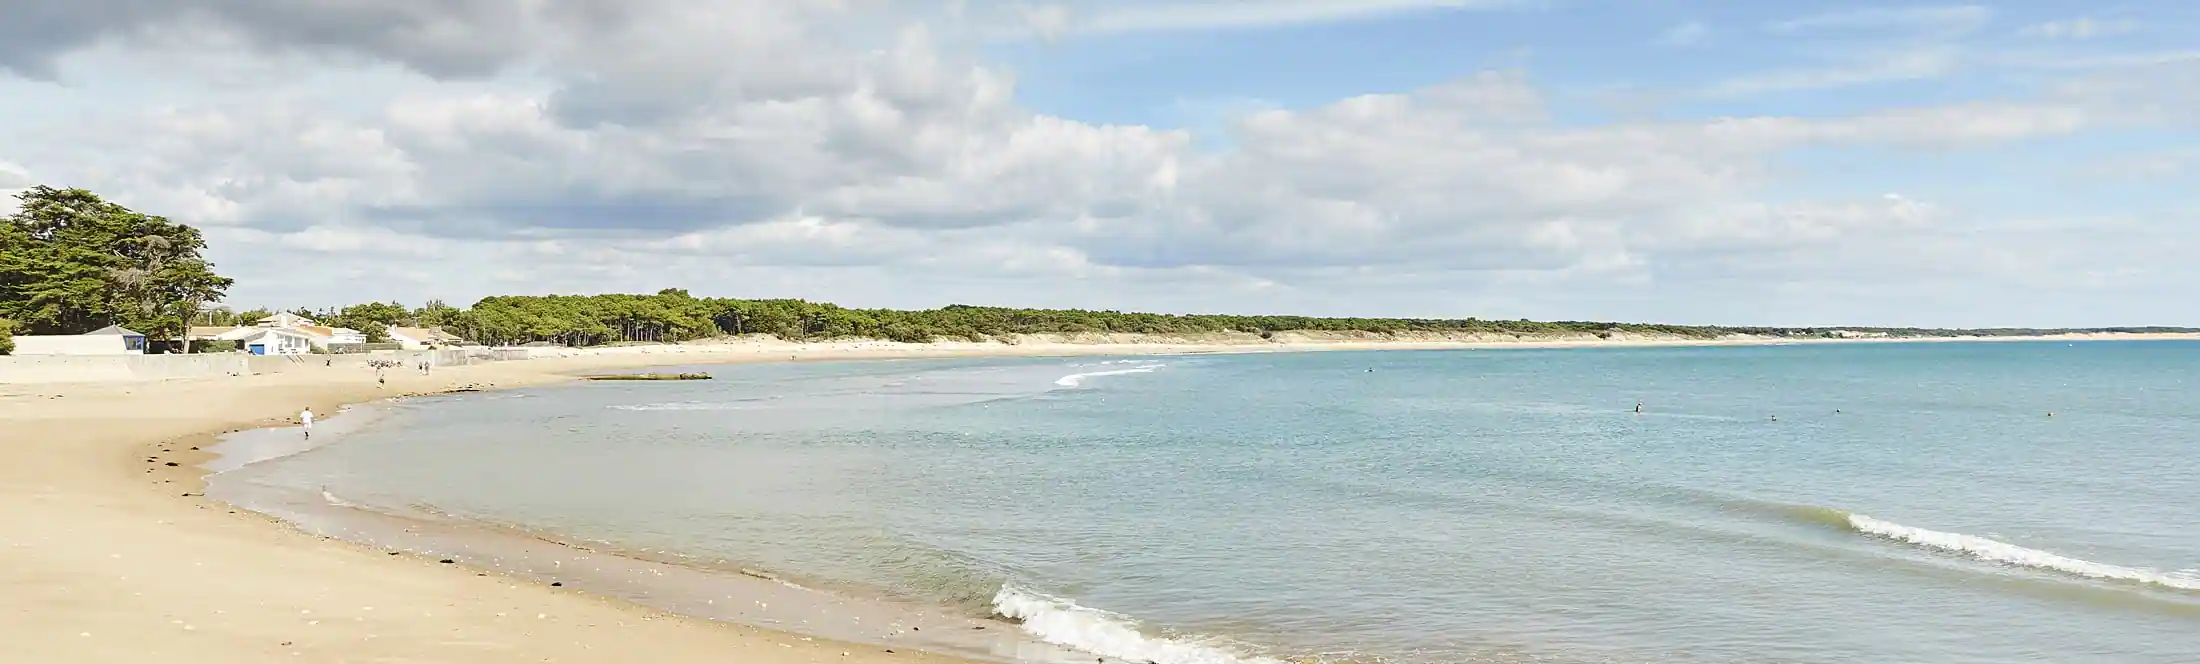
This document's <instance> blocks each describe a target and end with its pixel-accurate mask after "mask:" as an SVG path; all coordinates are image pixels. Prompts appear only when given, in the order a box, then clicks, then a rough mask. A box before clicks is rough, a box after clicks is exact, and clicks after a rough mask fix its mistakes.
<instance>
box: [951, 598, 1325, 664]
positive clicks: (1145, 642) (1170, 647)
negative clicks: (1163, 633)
mask: <svg viewBox="0 0 2200 664" xmlns="http://www.w3.org/2000/svg"><path fill="white" fill-rule="evenodd" d="M993 612H994V613H996V614H999V615H1000V616H1002V617H1004V618H1010V619H1013V620H1017V621H1020V622H1022V623H1023V628H1024V632H1026V633H1028V634H1031V635H1032V636H1036V637H1038V638H1039V639H1040V640H1043V641H1046V642H1047V643H1052V644H1055V645H1059V646H1068V647H1071V648H1076V649H1078V650H1082V651H1085V652H1089V653H1092V654H1095V655H1100V656H1102V657H1113V658H1116V659H1121V660H1125V661H1130V662H1152V663H1153V664H1284V662H1283V660H1279V659H1274V658H1270V657H1254V656H1247V655H1240V654H1238V653H1235V652H1231V651H1230V650H1229V649H1227V648H1222V647H1218V646H1213V645H1208V644H1203V643H1195V642H1192V641H1186V640H1182V639H1172V638H1165V637H1158V636H1148V635H1146V634H1144V633H1141V632H1139V631H1138V627H1137V623H1136V622H1135V621H1133V620H1131V619H1129V618H1126V617H1123V616H1120V615H1116V614H1113V613H1109V612H1106V611H1101V610H1099V609H1093V608H1087V607H1083V606H1078V605H1077V604H1076V603H1075V602H1071V601H1069V600H1065V599H1061V598H1057V597H1049V596H1046V595H1042V594H1039V593H1034V592H1029V591H1025V590H1019V589H1017V588H1014V587H1009V586H1003V587H1002V588H1001V590H1000V592H999V593H998V594H995V595H994V596H993Z"/></svg>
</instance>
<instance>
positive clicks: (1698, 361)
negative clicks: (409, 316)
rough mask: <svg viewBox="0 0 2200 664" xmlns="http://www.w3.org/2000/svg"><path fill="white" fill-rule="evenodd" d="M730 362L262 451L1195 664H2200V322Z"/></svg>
mask: <svg viewBox="0 0 2200 664" xmlns="http://www.w3.org/2000/svg"><path fill="white" fill-rule="evenodd" d="M708 370H709V371H711V372H712V373H714V374H716V375H717V376H718V380H714V381H706V382H689V383H643V384H635V383H591V384H583V385H572V386H561V387H555V388H543V389H534V390H525V391H518V392H506V393H485V394H475V395H461V396H454V397H440V398H434V399H423V400H415V401H408V402H400V403H397V404H393V405H391V406H389V407H387V408H386V409H384V412H382V413H381V414H380V415H379V416H378V417H377V418H376V419H375V420H374V421H373V422H371V423H369V424H366V425H363V426H359V427H357V430H356V431H353V432H349V433H348V434H347V435H346V437H345V439H344V441H343V442H342V443H341V444H336V445H330V446H326V447H321V448H317V449H314V450H311V451H308V452H305V453H303V454H298V455H296V456H291V457H286V458H282V459H277V460H274V461H270V462H267V463H262V464H258V465H254V466H251V467H248V468H246V469H244V470H241V471H237V473H234V474H233V475H235V476H236V478H237V479H239V480H240V481H245V482H249V483H251V484H253V485H255V486H260V487H268V488H273V489H286V488H287V489H290V490H294V491H297V492H304V491H308V490H315V491H317V490H320V489H322V488H325V489H326V490H327V491H328V492H329V495H328V497H329V498H336V497H339V496H340V497H341V498H340V500H343V501H347V502H351V503H358V504H362V505H368V506H374V507H377V508H381V509H386V510H392V511H399V512H405V511H411V512H422V511H428V512H434V513H440V514H449V515H456V516H460V517H468V518H478V519H485V520H490V521H495V522H498V523H506V524H514V525H519V526H524V527H528V528H533V529H539V530H544V531H549V532H555V533H559V534H562V535H565V536H568V537H572V538H579V539H587V540H600V541H606V542H612V543H616V544H618V545H621V546H624V547H628V548H634V549H645V548H646V549H652V550H662V551H668V552H674V553H677V554H680V555H684V556H693V557H697V558H700V559H705V560H711V561H719V562H722V563H723V564H726V565H729V566H753V567H758V568H764V569H769V570H772V571H773V572H776V573H779V574H782V575H785V576H787V577H789V578H791V579H794V580H796V581H797V582H799V583H802V584H804V585H813V586H821V587H826V588H830V589H832V590H834V591H835V592H838V593H841V594H844V595H849V596H871V597H878V598H883V599H886V600H889V601H894V602H902V603H918V604H922V605H927V606H937V607H944V608H946V609H949V610H954V611H961V612H964V613H966V614H968V615H971V616H982V615H992V614H999V615H1008V616H1011V617H1015V618H1020V619H1024V621H1025V624H1024V628H1025V629H1026V630H1027V631H1029V632H1031V633H1032V635H1033V636H1035V637H1037V638H1043V639H1046V640H1049V641H1053V642H1057V643H1063V644H1068V645H1073V646H1077V647H1079V648H1083V649H1086V650H1089V651H1094V652H1098V653H1100V654H1105V655H1109V656H1111V657H1119V658H1123V659H1128V660H1134V661H1154V662H1161V663H1163V664H1183V663H1189V662H1229V661H1233V660H1247V659H1255V658H1260V657H1277V658H1293V659H1299V658H1315V659H1333V660H1360V661H1369V660H1380V661H1398V662H1432V663H1433V662H1517V661H1547V662H1810V663H1816V662H1829V663H1830V662H1855V661H1872V662H1942V663H1968V662H1981V663H1983V662H1997V663H1998V662H2011V661H2051V662H2062V661H2070V662H2150V663H2151V662H2168V661H2191V660H2192V659H2193V658H2194V657H2196V654H2200V572H2195V570H2194V569H2193V568H2196V567H2200V504H2196V503H2195V501H2193V499H2192V497H2193V496H2195V495H2200V468H2196V467H2195V463H2194V460H2195V459H2196V458H2200V396H2195V394H2194V390H2193V388H2194V387H2195V385H2194V384H2193V381H2194V380H2195V379H2196V378H2200V344H2194V343H2186V342H2140V343H2118V342H2094V343H2079V344H2065V343H1936V344H1885V345H1841V346H1834V345H1808V346H1786V347H1755V348H1694V349H1648V348H1645V349H1568V350H1497V351H1428V352H1420V351H1388V352H1373V353H1305V354H1271V355H1232V356H1199V357H1162V358H1142V359H1134V360H1113V361H1107V360H1092V359H1051V360H1032V359H1017V360H993V361H970V360H957V361H904V362H862V363H837V364H790V365H748V366H734V367H711V368H708ZM1638 400H1639V401H1641V402H1643V404H1644V408H1645V412H1643V413H1640V414H1637V413H1634V412H1631V411H1632V409H1633V407H1634V405H1635V403H1636V402H1637V401H1638ZM2050 412H2052V413H2053V416H2052V417H2050V416H2049V415H2048V413H2050ZM1004 588H1005V590H1004ZM1087 607H1090V608H1087ZM1102 610H1104V612H1103V611H1102Z"/></svg>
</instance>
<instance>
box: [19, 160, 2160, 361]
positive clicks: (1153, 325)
mask: <svg viewBox="0 0 2200 664" xmlns="http://www.w3.org/2000/svg"><path fill="white" fill-rule="evenodd" d="M16 198H17V200H18V201H20V203H21V205H20V209H19V210H18V211H17V212H15V213H14V214H11V215H9V216H8V217H7V218H6V220H5V221H6V223H5V224H0V353H5V352H7V351H8V350H9V349H10V348H11V347H12V338H11V336H10V335H11V334H81V333H84V332H88V331H91V330H94V329H98V328H101V327H105V326H107V325H115V324H119V325H123V326H125V327H128V328H131V329H133V330H136V331H138V332H141V333H144V334H145V335H147V337H148V338H151V339H156V340H167V339H178V338H182V337H183V336H184V334H183V333H184V332H185V331H186V330H187V329H188V328H189V327H190V326H194V325H204V326H231V325H251V324H252V323H253V322H255V321H258V320H260V319H262V318H265V317H267V316H269V315H271V314H272V313H274V312H273V311H272V310H269V309H254V310H249V311H242V312H233V311H230V310H227V309H221V308H210V307H209V306H208V305H209V304H211V303H214V302H218V301H220V300H221V299H222V297H223V295H224V293H225V292H226V291H227V289H228V288H229V287H230V286H231V285H232V284H233V283H234V282H233V281H232V280H230V279H229V278H226V277H222V276H220V275H218V274H215V273H214V270H213V268H214V266H213V265H212V264H211V263H208V262H207V261H206V260H205V259H204V258H203V257H202V256H201V252H202V251H204V250H205V248H206V241H205V239H204V238H203V237H202V236H201V235H200V233H199V231H198V229H195V228H192V227H190V226H187V225H184V224H179V223H175V222H171V221H169V220H168V219H166V218H164V217H159V216H153V215H147V214H143V213H139V212H135V211H132V210H130V209H128V208H125V207H123V206H121V205H117V204H114V203H111V202H108V201H105V200H102V199H101V198H100V197H99V196H97V195H95V194H93V193H91V192H89V191H85V190H82V189H55V188H52V187H44V186H40V187H35V188H32V189H29V190H26V191H24V192H23V193H20V194H18V195H17V196H16ZM292 313H296V314H298V315H300V316H304V317H306V318H310V319H313V320H315V321H316V322H319V323H321V324H324V325H330V326H336V327H347V328H352V329H355V330H359V331H360V332H363V333H365V334H366V335H367V336H368V340H369V341H382V340H385V339H386V330H387V328H389V327H391V326H404V327H428V328H442V329H444V330H446V331H448V332H451V333H453V334H457V335H459V336H461V337H464V338H466V339H468V340H471V341H474V342H478V343H484V344H490V345H504V344H525V343H534V342H548V343H555V344H560V345H569V346H594V345H602V344H610V343H621V342H678V341H688V340H694V339H703V338H710V337H722V336H729V335H748V334H763V335H772V336H776V337H779V338H782V339H788V340H797V341H808V340H823V339H844V338H869V339H886V340H892V341H902V342H926V341H935V340H941V339H962V340H973V341H984V340H1003V339H1008V338H1011V337H1013V336H1014V335H1025V334H1088V333H1100V334H1116V333H1128V334H1146V335H1191V334H1209V333H1243V334H1259V335H1262V336H1264V337H1265V336H1269V335H1272V334H1274V333H1280V332H1359V333H1372V334H1413V333H1442V334H1487V335H1514V336H1520V337H1529V338H1538V337H1543V338H1548V337H1556V336H1581V335H1595V336H1600V337H1606V336H1612V335H1617V334H1626V335H1654V336H1664V337H1681V338H1698V339H1707V338H1714V337H1719V336H1724V335H1729V334H1751V335H1760V336H1774V337H1823V336H1834V335H1836V334H1839V332H1838V331H1836V330H1835V329H1832V328H1779V327H1715V326H1695V325H1658V324H1641V323H1614V322H1597V321H1554V322H1538V321H1529V320H1483V319H1478V318H1459V319H1437V318H1318V317H1309V316H1240V315H1218V314H1192V315H1177V314H1154V313H1136V312H1122V311H1088V310H1079V309H1016V308H1006V307H985V306H967V305H951V306H946V307H941V308H938V309H926V310H914V311H909V310H896V309H852V308H846V307H841V306H838V305H835V304H831V303H826V302H811V301H807V300H796V299H730V298H707V297H705V298H699V297H694V296H693V295H690V294H689V293H688V292H687V291H685V290H682V289H677V288H674V289H666V290H662V291H658V292H657V293H655V294H646V295H644V294H612V295H542V296H524V295H520V296H514V295H507V296H495V297H487V298H482V299H481V301H479V302H476V303H474V305H473V306H471V307H467V308H463V309H462V308H458V307H453V306H450V305H448V304H445V303H443V302H441V301H430V302H428V303H427V304H425V305H423V306H421V307H419V308H408V307H406V306H404V305H403V304H400V303H397V302H367V303H362V304H354V305H350V306H345V307H338V308H327V309H319V310H312V309H295V310H292ZM10 321H12V322H10ZM1841 329H1843V330H1848V331H1854V332H1870V333H1879V334H1884V335H1886V336H1893V337H1930V336H1958V335H1963V336H1999V335H2026V334H2051V333H2056V332H2070V331H2093V330H2049V329H1992V330H1941V329H1920V328H1841ZM2100 331H2116V332H2167V331H2189V330H2185V329H2182V328H2108V329H2105V330H2100Z"/></svg>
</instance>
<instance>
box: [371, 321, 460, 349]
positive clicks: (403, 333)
mask: <svg viewBox="0 0 2200 664" xmlns="http://www.w3.org/2000/svg"><path fill="white" fill-rule="evenodd" d="M389 335H390V341H395V342H397V344H398V345H400V346H403V347H404V348H405V350H420V349H423V348H449V347H452V346H456V345H458V344H459V343H461V342H463V341H464V340H463V339H460V338H458V335H455V334H451V333H449V332H445V331H443V330H441V329H437V328H425V327H397V326H394V325H393V326H390V329H389Z"/></svg>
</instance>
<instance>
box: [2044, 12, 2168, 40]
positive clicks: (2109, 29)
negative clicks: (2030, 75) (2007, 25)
mask: <svg viewBox="0 0 2200 664" xmlns="http://www.w3.org/2000/svg"><path fill="white" fill-rule="evenodd" d="M2138 30H2139V22H2138V21H2133V20H2129V19H2102V20H2096V19H2094V18H2091V17H2079V18H2074V19H2070V20H2068V21H2049V22H2046V23H2035V24H2032V25H2027V26H2024V27H2023V28H2021V29H2019V30H2017V34H2020V35H2024V36H2026V37H2039V38H2043V39H2093V38H2095V37H2109V36H2114V35H2121V34H2128V33H2132V32H2137V31H2138Z"/></svg>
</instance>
